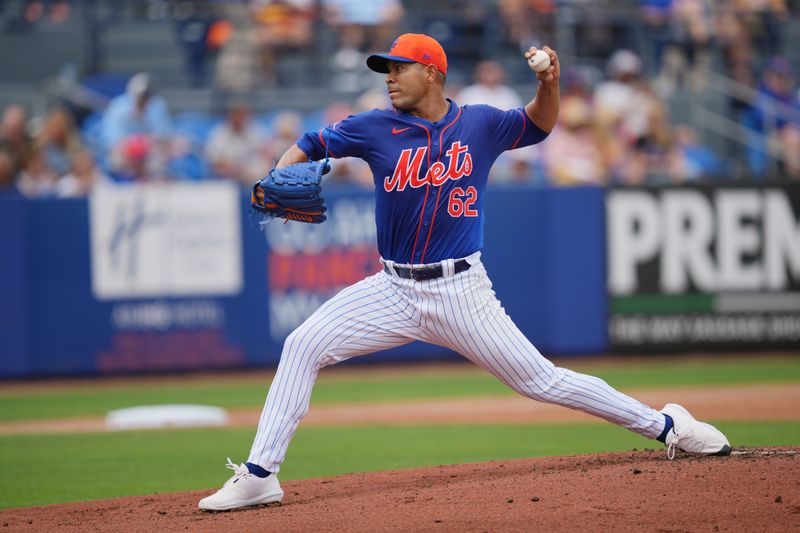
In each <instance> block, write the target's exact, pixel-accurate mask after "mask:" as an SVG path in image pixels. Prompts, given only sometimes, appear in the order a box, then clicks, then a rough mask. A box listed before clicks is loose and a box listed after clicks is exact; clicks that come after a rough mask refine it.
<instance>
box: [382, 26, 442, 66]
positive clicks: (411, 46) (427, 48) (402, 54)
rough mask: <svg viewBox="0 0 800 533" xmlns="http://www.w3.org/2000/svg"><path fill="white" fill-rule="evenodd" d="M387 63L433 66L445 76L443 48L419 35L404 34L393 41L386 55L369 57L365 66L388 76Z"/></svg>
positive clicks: (430, 39)
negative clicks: (398, 62) (397, 62)
mask: <svg viewBox="0 0 800 533" xmlns="http://www.w3.org/2000/svg"><path fill="white" fill-rule="evenodd" d="M389 61H400V62H401V63H422V64H423V65H433V66H434V67H436V69H437V70H438V71H439V72H441V73H442V74H447V56H446V55H445V53H444V48H442V45H441V44H439V42H438V41H437V40H436V39H434V38H433V37H429V36H428V35H423V34H421V33H404V34H403V35H401V36H400V37H398V38H397V39H395V41H394V42H393V43H392V47H391V48H389V52H388V53H386V54H373V55H371V56H369V57H368V58H367V66H368V67H369V68H370V69H372V70H374V71H375V72H380V73H381V74H388V73H389Z"/></svg>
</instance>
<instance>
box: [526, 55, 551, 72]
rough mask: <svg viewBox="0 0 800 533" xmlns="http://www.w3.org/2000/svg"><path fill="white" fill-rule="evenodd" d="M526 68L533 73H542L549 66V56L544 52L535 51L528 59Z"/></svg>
mask: <svg viewBox="0 0 800 533" xmlns="http://www.w3.org/2000/svg"><path fill="white" fill-rule="evenodd" d="M528 66H529V67H531V70H532V71H534V72H544V71H545V70H547V67H549V66H550V56H549V55H548V54H547V52H545V51H544V50H536V53H535V54H533V55H532V56H531V57H530V59H528Z"/></svg>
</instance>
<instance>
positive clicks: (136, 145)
mask: <svg viewBox="0 0 800 533" xmlns="http://www.w3.org/2000/svg"><path fill="white" fill-rule="evenodd" d="M110 159H111V169H112V170H111V175H112V177H113V178H114V179H115V180H116V181H122V182H158V181H163V180H165V179H166V160H165V159H163V158H162V157H161V154H156V153H154V143H153V140H152V138H151V137H148V136H147V135H145V134H143V133H134V134H133V135H129V136H128V137H125V139H123V141H122V142H120V143H119V144H117V146H115V147H114V150H112V152H111V157H110Z"/></svg>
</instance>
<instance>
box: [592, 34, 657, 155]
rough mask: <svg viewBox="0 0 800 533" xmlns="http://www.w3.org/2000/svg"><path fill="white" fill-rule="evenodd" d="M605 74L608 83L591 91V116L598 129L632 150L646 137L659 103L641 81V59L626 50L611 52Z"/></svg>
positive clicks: (647, 86)
mask: <svg viewBox="0 0 800 533" xmlns="http://www.w3.org/2000/svg"><path fill="white" fill-rule="evenodd" d="M607 72H608V76H609V79H608V80H607V81H604V82H602V83H600V84H599V85H597V87H596V88H595V91H594V107H595V112H596V115H595V116H596V118H597V120H598V123H599V126H600V127H601V128H607V129H608V130H610V132H611V134H612V135H614V136H616V137H617V138H619V139H620V140H621V141H622V142H623V144H625V145H627V146H633V145H634V144H636V143H637V142H638V141H639V139H640V138H642V137H645V136H647V135H649V133H650V131H649V128H650V117H651V115H652V113H653V110H654V109H655V108H657V107H658V106H660V105H661V104H660V101H659V99H658V98H657V97H656V95H655V94H654V92H653V90H652V88H651V87H650V86H649V84H647V82H646V81H644V80H643V79H642V78H641V73H642V61H641V59H640V58H639V56H638V55H636V54H635V53H633V52H631V51H630V50H617V51H616V52H614V54H613V55H612V56H611V59H610V60H609V62H608V65H607Z"/></svg>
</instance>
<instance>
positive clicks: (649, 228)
mask: <svg viewBox="0 0 800 533" xmlns="http://www.w3.org/2000/svg"><path fill="white" fill-rule="evenodd" d="M606 209H607V239H608V291H609V305H610V316H609V336H610V342H611V346H612V348H614V349H618V350H630V349H633V350H641V349H643V348H645V347H651V348H670V349H672V348H707V347H715V346H720V347H727V348H736V347H742V348H753V347H756V346H758V347H765V346H774V347H781V346H792V345H793V346H797V343H798V342H800V187H798V186H797V185H785V186H760V187H755V186H741V187H735V186H733V187H732V186H723V187H714V186H707V187H667V188H658V189H645V188H636V189H613V190H610V191H609V192H608V195H607V198H606Z"/></svg>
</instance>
